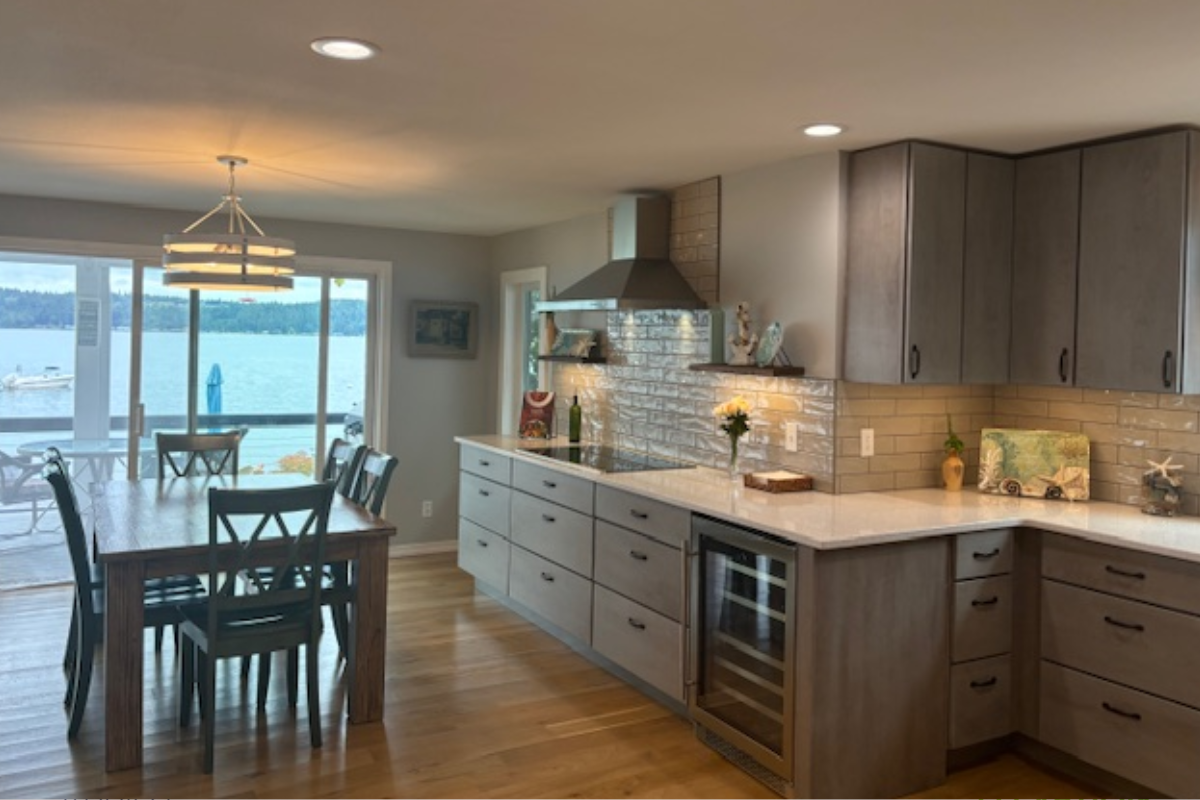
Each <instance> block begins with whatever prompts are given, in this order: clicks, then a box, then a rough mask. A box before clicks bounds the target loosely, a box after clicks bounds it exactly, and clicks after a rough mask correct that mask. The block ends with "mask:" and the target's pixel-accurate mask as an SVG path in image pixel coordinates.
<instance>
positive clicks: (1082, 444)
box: [979, 428, 1091, 500]
mask: <svg viewBox="0 0 1200 800" xmlns="http://www.w3.org/2000/svg"><path fill="white" fill-rule="evenodd" d="M1090 468H1091V443H1090V442H1089V441H1088V438H1087V437H1086V436H1084V435H1083V434H1081V433H1067V432H1065V431H1031V430H1021V429H1017V428H984V429H983V431H982V433H981V434H980V439H979V491H981V492H987V493H990V494H1008V495H1017V496H1020V497H1041V498H1045V499H1048V500H1087V499H1088V493H1089V486H1090V482H1091V472H1090Z"/></svg>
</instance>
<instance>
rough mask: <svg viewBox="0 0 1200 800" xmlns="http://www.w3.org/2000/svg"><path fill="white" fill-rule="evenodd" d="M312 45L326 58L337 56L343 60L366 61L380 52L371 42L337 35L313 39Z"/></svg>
mask: <svg viewBox="0 0 1200 800" xmlns="http://www.w3.org/2000/svg"><path fill="white" fill-rule="evenodd" d="M310 46H311V47H312V49H313V50H315V51H316V52H318V53H320V54H321V55H323V56H325V57H326V58H337V59H341V60H342V61H365V60H366V59H368V58H374V57H375V56H376V55H378V53H379V48H378V47H377V46H375V45H373V44H371V43H370V42H364V41H363V40H362V39H344V38H341V37H335V36H328V37H325V38H322V39H313V42H312V45H310Z"/></svg>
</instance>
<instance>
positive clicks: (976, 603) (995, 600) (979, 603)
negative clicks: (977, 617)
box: [971, 594, 1000, 608]
mask: <svg viewBox="0 0 1200 800" xmlns="http://www.w3.org/2000/svg"><path fill="white" fill-rule="evenodd" d="M999 602H1000V595H995V594H994V595H992V596H991V597H989V598H988V599H987V600H972V601H971V605H973V606H975V607H976V608H979V607H980V606H994V605H996V603H999Z"/></svg>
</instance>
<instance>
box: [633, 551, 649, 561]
mask: <svg viewBox="0 0 1200 800" xmlns="http://www.w3.org/2000/svg"><path fill="white" fill-rule="evenodd" d="M629 557H630V558H632V559H633V560H634V561H645V560H646V559H648V558H650V556H648V555H646V554H645V553H639V552H638V551H637V550H630V551H629Z"/></svg>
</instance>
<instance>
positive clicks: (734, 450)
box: [729, 436, 740, 480]
mask: <svg viewBox="0 0 1200 800" xmlns="http://www.w3.org/2000/svg"><path fill="white" fill-rule="evenodd" d="M729 477H730V478H732V479H734V480H736V479H738V478H739V477H740V474H739V472H738V437H736V436H730V437H729Z"/></svg>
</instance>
